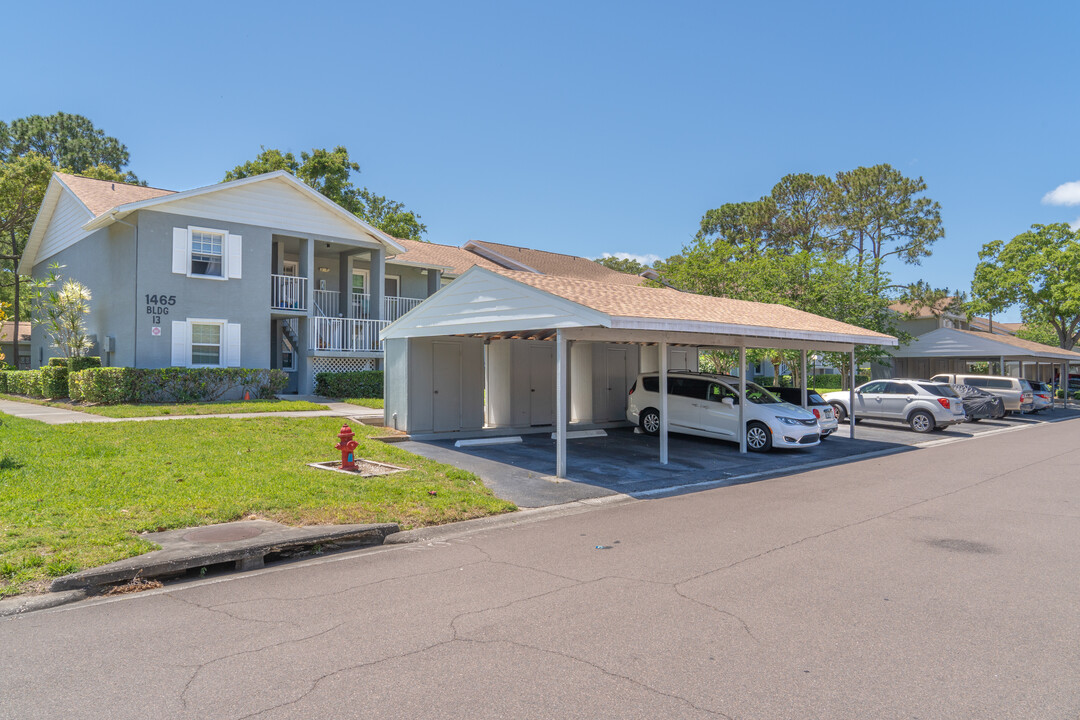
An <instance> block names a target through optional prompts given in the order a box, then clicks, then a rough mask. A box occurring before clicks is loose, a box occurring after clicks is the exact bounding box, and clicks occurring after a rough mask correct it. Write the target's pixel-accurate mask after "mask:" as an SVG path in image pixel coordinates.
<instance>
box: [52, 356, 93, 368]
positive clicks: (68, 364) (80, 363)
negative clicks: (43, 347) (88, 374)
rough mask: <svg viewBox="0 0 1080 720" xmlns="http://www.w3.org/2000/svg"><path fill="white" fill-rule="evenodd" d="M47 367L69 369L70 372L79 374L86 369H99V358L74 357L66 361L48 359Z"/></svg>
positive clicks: (62, 359) (65, 359) (63, 359)
mask: <svg viewBox="0 0 1080 720" xmlns="http://www.w3.org/2000/svg"><path fill="white" fill-rule="evenodd" d="M49 367H63V368H67V369H69V370H70V371H71V372H79V371H80V370H85V369H86V368H93V367H101V358H99V357H76V358H71V360H68V359H67V358H57V357H54V358H49Z"/></svg>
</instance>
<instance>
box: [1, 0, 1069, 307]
mask: <svg viewBox="0 0 1080 720" xmlns="http://www.w3.org/2000/svg"><path fill="white" fill-rule="evenodd" d="M5 25H6V26H7V27H9V28H13V27H14V28H22V30H21V31H19V32H15V33H8V38H7V39H5V42H4V44H3V45H2V46H0V58H2V60H3V63H4V66H5V67H7V68H9V72H8V73H6V74H5V82H4V87H3V91H2V93H0V118H4V119H8V120H10V119H14V118H17V117H22V116H25V115H29V114H35V113H40V114H48V113H52V112H55V111H56V110H64V111H66V112H72V113H79V114H82V115H86V116H87V117H89V118H90V119H91V120H93V122H94V123H95V124H96V125H97V126H98V127H100V128H102V129H104V130H105V131H106V132H107V133H108V134H110V135H114V136H116V137H118V138H119V139H120V140H121V141H122V142H124V143H125V144H127V146H128V148H129V150H130V151H131V156H132V163H131V169H132V170H134V171H135V172H136V173H137V174H138V175H139V176H140V177H142V178H144V179H146V180H147V181H149V182H150V184H152V185H155V186H160V187H166V188H170V189H178V190H179V189H186V188H190V187H197V186H200V185H205V184H209V183H213V182H217V181H219V180H220V179H221V178H222V176H223V175H224V173H225V172H226V171H227V170H228V169H230V168H232V167H233V166H235V165H237V164H239V163H241V162H243V161H245V160H247V159H250V158H251V157H253V156H254V155H255V154H256V153H257V152H258V151H259V146H260V145H266V146H268V147H279V148H282V149H287V150H293V151H295V152H299V151H301V150H306V149H310V148H312V147H330V146H334V145H338V144H342V145H345V146H346V147H348V148H349V150H350V152H351V153H352V155H353V156H354V158H355V159H356V160H357V161H358V162H360V164H361V166H362V171H363V172H362V174H361V175H360V176H359V178H358V183H359V184H363V185H368V186H369V187H371V188H372V189H373V190H375V191H377V192H379V193H382V194H385V195H388V196H389V197H391V198H394V199H397V200H401V201H403V202H405V203H406V205H407V206H408V207H409V208H411V209H414V210H416V211H418V212H420V213H421V215H422V216H423V220H424V222H426V223H427V225H428V228H429V234H428V239H430V240H432V241H435V242H442V243H449V244H460V243H462V242H464V241H465V240H468V239H480V240H490V241H495V242H505V243H510V244H517V245H526V246H530V247H537V248H542V249H546V250H553V251H558V252H568V253H575V254H581V255H588V256H590V257H592V256H598V255H601V254H602V253H605V252H607V253H617V252H627V253H632V254H635V255H659V256H663V257H666V256H668V255H671V254H673V253H676V252H678V251H679V250H680V249H681V248H682V246H683V245H684V244H685V243H686V242H688V241H689V239H690V238H691V237H692V236H693V234H694V232H695V231H696V229H697V225H698V221H699V219H700V217H701V215H702V214H703V213H704V212H705V211H706V210H707V209H709V208H712V207H717V206H719V205H721V204H723V203H725V202H734V201H740V200H752V199H755V198H757V197H759V196H761V195H763V194H765V193H767V192H768V191H769V190H770V188H771V187H772V185H773V184H774V183H775V182H776V180H778V179H779V178H780V177H781V176H782V175H784V174H786V173H789V172H813V173H828V174H832V173H835V172H837V171H839V170H846V169H851V168H853V167H856V166H859V165H873V164H876V163H882V162H887V163H891V164H892V165H893V166H895V167H896V168H898V169H899V170H901V171H902V172H904V173H905V174H908V175H912V176H915V175H921V176H922V177H923V178H924V179H925V180H926V182H927V184H928V186H929V188H928V195H929V196H931V197H933V198H934V199H936V200H938V201H939V202H940V203H941V205H942V209H943V218H944V222H945V229H946V237H945V238H944V239H943V240H941V241H939V242H938V244H937V245H936V246H935V250H934V255H933V257H931V258H929V259H927V260H925V261H924V262H923V265H922V266H918V267H908V266H896V267H894V268H893V271H894V277H896V278H897V279H898V280H901V281H910V280H915V279H920V278H921V279H925V280H927V281H929V282H931V283H932V284H934V285H937V286H949V287H952V288H956V287H961V288H963V289H967V287H968V284H969V282H970V279H971V274H972V270H973V268H974V265H975V262H976V253H977V251H978V249H979V247H981V245H982V244H983V243H984V242H986V241H988V240H992V239H996V238H1001V239H1008V238H1010V237H1012V236H1013V235H1015V234H1017V233H1019V232H1021V231H1023V230H1025V229H1026V228H1027V227H1029V226H1030V225H1031V224H1032V223H1036V222H1041V223H1048V222H1060V221H1065V222H1075V221H1077V220H1078V219H1080V187H1075V188H1074V187H1072V186H1069V187H1067V188H1065V189H1064V190H1062V191H1061V192H1059V194H1058V196H1057V197H1059V198H1061V199H1063V200H1065V201H1075V202H1076V204H1074V205H1051V204H1045V203H1043V202H1042V200H1043V198H1044V196H1045V195H1046V194H1047V193H1049V192H1051V191H1053V190H1054V189H1055V188H1057V187H1058V186H1060V185H1062V184H1065V183H1069V182H1075V181H1080V143H1078V142H1077V123H1078V122H1080V92H1078V86H1077V82H1076V77H1077V68H1078V67H1080V44H1078V43H1077V42H1076V40H1075V33H1076V29H1077V27H1080V5H1078V4H1077V3H1065V2H1062V3H1046V4H1042V5H1037V4H1033V3H1027V4H1023V5H1021V4H1007V3H993V2H984V3H974V2H971V3H968V2H955V3H952V2H950V3H941V2H936V3H914V2H909V3H890V4H889V5H888V6H886V5H885V4H883V3H866V2H860V3H806V2H801V3H785V2H774V3H738V4H736V3H724V2H707V3H689V2H685V3H679V2H674V3H650V4H643V3H631V2H610V3H606V2H595V3H583V2H576V3H564V2H552V1H545V2H543V3H535V4H531V5H525V4H519V3H508V2H490V3H475V2H456V3H445V2H431V3H426V2H393V3H365V2H348V3H306V4H298V3H274V2H260V3H239V2H236V3H233V2H216V3H199V2H189V3H182V4H177V3H130V4H129V3H108V2H103V3H94V4H88V3H70V4H66V5H65V4H61V5H59V6H58V5H56V4H48V5H47V4H41V3H20V4H19V5H17V6H15V7H11V8H6V9H5ZM12 68H20V69H19V70H18V71H13V70H12ZM1070 188H1072V189H1073V190H1074V192H1071V193H1070V192H1069V189H1070Z"/></svg>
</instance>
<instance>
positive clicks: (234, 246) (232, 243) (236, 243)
mask: <svg viewBox="0 0 1080 720" xmlns="http://www.w3.org/2000/svg"><path fill="white" fill-rule="evenodd" d="M241 240H242V238H241V237H240V236H239V235H233V234H232V233H229V277H231V278H239V277H240V264H241V260H242V256H243V253H241V247H242V246H241Z"/></svg>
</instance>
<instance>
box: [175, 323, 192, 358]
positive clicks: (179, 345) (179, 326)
mask: <svg viewBox="0 0 1080 720" xmlns="http://www.w3.org/2000/svg"><path fill="white" fill-rule="evenodd" d="M190 348H191V344H190V343H189V342H188V324H187V323H186V322H184V321H183V320H173V323H172V364H173V366H174V367H187V366H188V361H189V359H190V355H189V354H188V351H189V350H190Z"/></svg>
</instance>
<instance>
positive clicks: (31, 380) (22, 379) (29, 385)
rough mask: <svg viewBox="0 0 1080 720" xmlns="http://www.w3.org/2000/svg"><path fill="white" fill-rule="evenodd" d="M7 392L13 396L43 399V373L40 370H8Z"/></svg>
mask: <svg viewBox="0 0 1080 720" xmlns="http://www.w3.org/2000/svg"><path fill="white" fill-rule="evenodd" d="M4 375H6V376H7V391H8V392H9V393H12V394H13V395H29V396H30V397H36V398H39V397H42V394H41V371H40V370H8V371H5V372H4Z"/></svg>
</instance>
